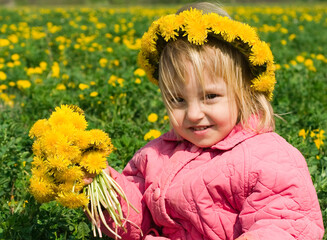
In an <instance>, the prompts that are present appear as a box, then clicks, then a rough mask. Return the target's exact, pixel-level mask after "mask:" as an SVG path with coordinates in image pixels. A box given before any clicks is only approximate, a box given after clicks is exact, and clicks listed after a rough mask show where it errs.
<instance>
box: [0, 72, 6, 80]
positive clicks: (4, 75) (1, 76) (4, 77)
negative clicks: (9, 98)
mask: <svg viewBox="0 0 327 240" xmlns="http://www.w3.org/2000/svg"><path fill="white" fill-rule="evenodd" d="M6 79H7V74H5V73H4V72H2V71H0V80H2V81H4V80H6Z"/></svg>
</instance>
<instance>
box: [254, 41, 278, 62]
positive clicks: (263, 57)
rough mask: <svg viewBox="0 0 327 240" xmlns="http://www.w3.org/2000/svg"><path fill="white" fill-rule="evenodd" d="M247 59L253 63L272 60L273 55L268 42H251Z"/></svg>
mask: <svg viewBox="0 0 327 240" xmlns="http://www.w3.org/2000/svg"><path fill="white" fill-rule="evenodd" d="M249 60H250V61H251V63H252V64H253V65H263V64H265V63H266V62H268V61H272V60H273V55H272V53H271V50H270V48H269V46H268V44H267V43H265V42H256V44H253V46H252V53H251V55H250V56H249Z"/></svg>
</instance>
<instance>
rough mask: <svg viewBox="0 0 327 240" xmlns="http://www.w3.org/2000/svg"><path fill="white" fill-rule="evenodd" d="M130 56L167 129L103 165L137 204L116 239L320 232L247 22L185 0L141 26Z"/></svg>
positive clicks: (263, 49)
mask: <svg viewBox="0 0 327 240" xmlns="http://www.w3.org/2000/svg"><path fill="white" fill-rule="evenodd" d="M207 9H209V10H210V11H208V10H207ZM139 62H140V64H141V65H142V67H143V68H144V69H145V70H146V72H147V75H148V77H149V79H150V80H151V81H153V82H154V83H158V84H159V87H160V89H161V92H162V96H163V101H164V103H165V105H166V107H167V110H168V113H169V116H170V121H171V126H172V128H173V130H171V131H170V132H168V133H166V134H164V135H162V136H161V137H159V138H157V139H155V140H153V141H151V142H149V143H148V144H147V145H146V146H145V147H143V148H142V149H140V150H139V151H138V152H137V153H136V154H135V156H134V157H133V158H132V160H131V161H130V162H129V163H128V165H127V166H126V168H125V169H124V171H123V172H122V174H119V173H118V172H116V171H115V170H114V169H112V168H110V167H108V169H107V170H108V172H109V173H110V174H111V176H112V177H114V178H115V179H116V181H117V182H118V183H119V184H120V186H121V187H122V188H123V189H124V191H125V193H126V195H127V198H128V199H129V201H130V202H131V203H132V204H133V205H134V206H135V207H136V208H137V209H139V210H140V213H136V212H134V211H132V210H131V211H130V214H129V217H128V219H129V220H130V221H131V222H133V223H135V224H136V225H137V226H138V227H136V226H135V225H133V224H129V223H127V225H126V227H127V232H123V231H119V232H118V234H119V235H121V236H122V238H123V239H142V238H143V239H146V240H150V239H187V240H190V239H196V240H198V239H238V240H241V239H252V240H255V239H256V240H259V239H265V240H269V239H271V240H276V239H278V240H282V239H283V240H284V239H285V240H286V239H306V240H308V239H321V238H322V236H323V232H324V228H323V223H322V216H321V211H320V208H319V203H318V199H317V195H316V192H315V189H314V187H313V184H312V181H311V178H310V174H309V171H308V168H307V165H306V161H305V159H304V158H303V156H302V155H301V154H300V152H299V151H298V150H297V149H295V148H294V147H292V146H291V145H290V144H288V143H287V142H286V141H285V140H284V139H283V138H282V137H280V136H279V135H277V134H276V133H274V132H273V130H274V119H273V110H272V107H271V105H270V102H269V101H270V100H271V98H272V91H273V88H274V84H275V75H274V64H273V56H272V54H271V51H270V49H269V47H268V45H267V44H266V43H264V42H262V41H260V39H259V38H258V36H257V34H256V32H255V31H254V30H253V28H251V27H249V26H248V25H245V24H243V23H240V22H236V21H233V20H231V19H230V18H229V17H228V15H227V14H226V13H225V12H223V11H222V10H221V9H220V8H218V7H216V6H215V5H213V4H209V3H198V4H195V5H191V6H188V7H186V8H183V9H181V10H180V11H179V12H178V13H177V14H176V15H168V16H164V17H162V18H160V19H159V20H157V21H155V22H154V23H153V24H152V25H151V27H150V28H149V31H148V32H146V33H145V34H144V36H143V38H142V49H141V52H140V55H139ZM121 204H122V207H123V210H124V211H125V213H126V214H127V206H126V204H125V202H124V201H122V202H121ZM106 217H107V222H108V224H111V226H112V224H113V223H112V221H111V220H110V218H109V216H108V215H106ZM102 230H103V231H104V232H105V233H107V234H108V235H110V233H109V232H108V231H106V228H102Z"/></svg>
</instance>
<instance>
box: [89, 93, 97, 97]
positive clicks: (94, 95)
mask: <svg viewBox="0 0 327 240" xmlns="http://www.w3.org/2000/svg"><path fill="white" fill-rule="evenodd" d="M98 95H99V93H98V92H91V93H90V97H96V96H98Z"/></svg>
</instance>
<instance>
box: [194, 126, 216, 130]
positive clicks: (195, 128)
mask: <svg viewBox="0 0 327 240" xmlns="http://www.w3.org/2000/svg"><path fill="white" fill-rule="evenodd" d="M210 127H211V126H199V127H190V129H191V130H192V131H203V130H206V129H208V128H210Z"/></svg>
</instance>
